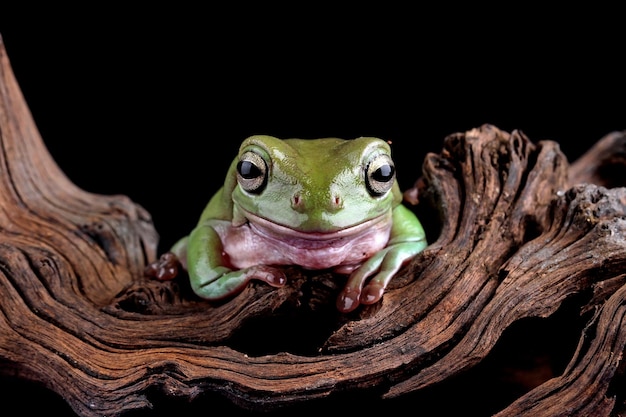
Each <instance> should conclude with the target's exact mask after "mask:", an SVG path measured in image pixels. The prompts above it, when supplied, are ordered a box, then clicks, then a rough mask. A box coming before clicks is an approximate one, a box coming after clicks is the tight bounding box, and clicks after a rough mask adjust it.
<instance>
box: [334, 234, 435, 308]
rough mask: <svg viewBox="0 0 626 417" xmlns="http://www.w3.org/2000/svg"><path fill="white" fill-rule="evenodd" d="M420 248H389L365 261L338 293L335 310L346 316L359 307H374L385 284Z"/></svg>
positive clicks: (407, 245)
mask: <svg viewBox="0 0 626 417" xmlns="http://www.w3.org/2000/svg"><path fill="white" fill-rule="evenodd" d="M424 246H425V244H424V242H405V243H402V244H398V245H391V246H388V247H386V248H385V249H383V250H381V251H380V252H378V253H376V254H375V255H374V256H372V257H371V258H369V259H368V260H367V261H365V262H364V263H363V265H361V267H359V268H358V269H356V270H355V271H354V272H352V274H350V276H349V277H348V281H347V282H346V285H345V287H344V288H343V290H342V291H341V293H340V294H339V297H338V298H337V308H338V309H339V311H341V312H343V313H349V312H350V311H352V310H354V309H356V308H357V307H358V306H359V305H360V304H374V303H377V302H378V301H380V299H381V298H382V297H383V294H384V293H385V289H386V288H387V285H388V284H389V281H391V279H392V278H393V277H394V275H395V274H396V273H397V272H398V271H399V270H400V268H401V267H402V266H403V265H405V264H406V263H407V262H409V261H410V260H411V259H412V258H413V257H414V256H415V255H416V254H417V253H419V252H420V251H421V250H422V249H423V248H424ZM370 277H371V278H370ZM368 280H369V281H368Z"/></svg>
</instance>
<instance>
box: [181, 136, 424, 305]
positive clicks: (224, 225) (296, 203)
mask: <svg viewBox="0 0 626 417" xmlns="http://www.w3.org/2000/svg"><path fill="white" fill-rule="evenodd" d="M251 157H252V158H251ZM242 159H244V160H246V161H252V163H253V164H254V166H256V167H257V168H258V170H254V169H253V170H252V171H248V172H245V168H244V172H243V173H241V172H240V173H238V165H239V162H240V160H242ZM246 163H247V162H244V164H246ZM247 166H248V167H250V166H251V165H250V164H248V165H247ZM390 166H391V167H393V162H392V160H391V150H390V147H389V145H388V144H387V143H386V142H385V141H383V140H381V139H377V138H367V137H363V138H357V139H353V140H343V139H337V138H326V139H315V140H303V139H287V140H280V139H277V138H275V137H271V136H252V137H249V138H248V139H246V140H245V141H244V142H243V143H242V145H241V147H240V150H239V155H238V156H237V157H236V158H235V159H234V161H233V162H232V164H231V166H230V168H229V170H228V173H227V175H226V180H225V183H224V186H223V187H222V188H221V189H220V190H219V191H218V192H217V193H216V194H215V195H214V196H213V198H212V199H211V200H210V201H209V203H208V205H207V206H206V208H205V209H204V211H203V213H202V216H201V217H200V220H199V222H198V224H197V226H196V227H195V229H194V230H193V231H192V232H191V233H190V234H189V236H186V237H184V238H183V239H181V240H180V241H178V242H177V243H176V244H175V245H174V246H173V247H172V252H173V253H174V254H176V255H177V256H178V258H179V260H180V261H181V263H182V265H183V267H184V268H185V269H186V270H187V271H188V273H189V278H190V282H191V286H192V288H193V291H194V292H195V293H196V294H197V295H198V296H200V297H202V298H205V299H209V300H219V299H223V298H226V297H230V296H233V295H235V294H237V293H239V292H240V291H241V290H243V288H244V287H245V286H246V285H247V283H248V282H250V280H252V279H256V280H261V281H264V282H266V283H268V284H270V285H272V286H275V287H279V286H282V285H284V284H285V282H286V277H285V274H284V272H283V271H282V269H281V268H280V267H281V265H283V266H284V265H300V266H302V267H303V268H306V269H314V270H321V269H331V270H333V271H335V272H337V273H341V274H348V275H349V276H348V278H347V282H346V284H345V286H344V288H343V290H342V291H341V293H340V294H339V297H338V299H337V308H338V309H339V310H340V311H342V312H349V311H352V310H354V309H355V308H357V307H358V306H359V304H373V303H376V302H378V301H379V300H380V299H381V298H382V296H383V293H384V291H385V288H386V287H387V284H388V283H389V281H390V280H391V279H392V277H393V276H394V275H395V274H396V273H397V272H398V270H399V269H400V268H401V267H402V266H403V265H405V264H406V263H407V262H408V261H410V260H411V259H412V258H413V257H414V256H415V255H416V254H418V253H419V252H421V251H422V250H423V249H424V248H425V247H426V244H427V243H426V238H425V234H424V230H423V228H422V225H421V224H420V222H419V220H418V219H417V217H416V216H415V215H414V214H413V212H412V211H410V210H409V209H408V208H406V207H405V206H404V205H402V193H401V191H400V189H399V187H398V183H397V180H396V177H395V170H393V169H392V170H391V171H390V170H389V169H388V168H389V167H390ZM378 168H380V169H378Z"/></svg>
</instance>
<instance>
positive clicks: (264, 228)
mask: <svg viewBox="0 0 626 417" xmlns="http://www.w3.org/2000/svg"><path fill="white" fill-rule="evenodd" d="M242 211H243V212H244V215H245V217H246V218H247V219H248V222H249V224H250V226H251V227H253V228H254V229H256V230H257V231H258V232H259V233H261V234H263V235H265V236H269V237H273V238H277V239H279V238H284V237H289V238H294V239H300V240H310V241H330V240H337V239H346V238H352V237H355V236H359V235H362V234H365V233H369V232H371V231H372V230H373V229H384V228H386V227H390V225H391V211H386V212H384V213H383V214H381V215H379V216H377V217H374V218H372V219H369V220H366V221H363V222H361V223H358V224H355V225H352V226H348V227H344V228H337V229H333V230H323V231H322V230H320V231H317V230H312V231H301V230H296V229H293V228H291V227H289V226H285V225H282V224H279V223H275V222H273V221H271V220H267V219H265V218H263V217H259V216H257V215H256V214H252V213H250V212H248V211H246V210H242Z"/></svg>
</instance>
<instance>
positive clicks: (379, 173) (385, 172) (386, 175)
mask: <svg viewBox="0 0 626 417" xmlns="http://www.w3.org/2000/svg"><path fill="white" fill-rule="evenodd" d="M392 177H393V166H391V165H383V166H381V167H380V168H378V169H377V170H376V171H374V174H373V175H372V178H374V179H375V180H376V181H379V182H387V181H389V180H390V179H391V178H392Z"/></svg>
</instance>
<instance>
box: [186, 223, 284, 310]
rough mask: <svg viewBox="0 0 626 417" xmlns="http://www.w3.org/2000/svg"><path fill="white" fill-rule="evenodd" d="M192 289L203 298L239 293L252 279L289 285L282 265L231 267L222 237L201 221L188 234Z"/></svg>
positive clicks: (274, 284) (275, 284) (215, 298)
mask: <svg viewBox="0 0 626 417" xmlns="http://www.w3.org/2000/svg"><path fill="white" fill-rule="evenodd" d="M179 257H184V258H185V259H186V260H187V265H186V269H187V272H188V273H189V280H190V284H191V288H192V289H193V291H194V292H195V293H196V294H197V295H198V296H200V297H202V298H205V299H208V300H219V299H222V298H226V297H229V296H232V295H235V294H237V293H239V292H240V291H241V290H243V288H244V287H245V286H246V284H247V283H248V282H250V280H253V279H257V280H260V281H264V282H266V283H268V284H269V285H271V286H274V287H280V286H282V285H284V284H285V282H286V277H285V274H284V273H283V272H282V271H281V270H280V269H278V268H274V267H271V266H267V265H255V266H251V267H248V268H243V269H239V270H233V269H231V268H230V267H229V266H227V263H228V262H227V260H226V259H225V254H224V251H223V245H222V241H221V240H220V236H219V235H218V233H217V232H216V231H215V229H214V228H213V227H211V226H210V225H208V224H201V225H199V226H198V227H196V228H195V229H194V230H193V231H192V232H191V234H190V235H189V237H188V241H187V245H186V254H180V255H179Z"/></svg>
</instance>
